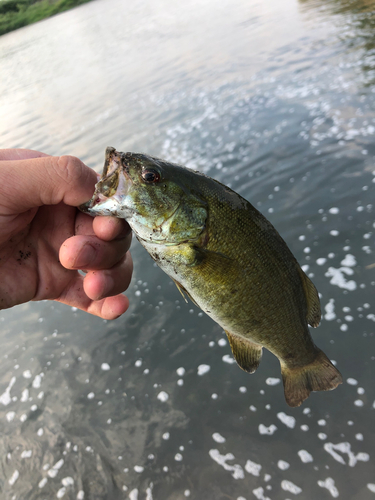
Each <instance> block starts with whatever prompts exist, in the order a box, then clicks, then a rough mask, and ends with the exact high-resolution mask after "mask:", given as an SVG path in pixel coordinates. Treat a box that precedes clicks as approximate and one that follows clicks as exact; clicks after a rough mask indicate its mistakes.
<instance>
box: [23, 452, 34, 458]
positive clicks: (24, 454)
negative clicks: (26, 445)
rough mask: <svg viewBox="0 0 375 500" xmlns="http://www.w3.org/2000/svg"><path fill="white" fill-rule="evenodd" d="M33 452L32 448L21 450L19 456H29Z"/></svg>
mask: <svg viewBox="0 0 375 500" xmlns="http://www.w3.org/2000/svg"><path fill="white" fill-rule="evenodd" d="M32 454H33V450H23V452H22V453H21V458H30V457H31V455H32Z"/></svg>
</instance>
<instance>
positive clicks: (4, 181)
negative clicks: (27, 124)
mask: <svg viewBox="0 0 375 500" xmlns="http://www.w3.org/2000/svg"><path fill="white" fill-rule="evenodd" d="M96 182H97V175H96V173H95V171H94V170H92V169H91V168H89V167H87V166H86V165H85V164H84V163H82V162H81V160H79V159H78V158H75V157H74V156H60V157H57V156H44V157H39V158H29V159H21V160H16V159H13V160H11V161H0V193H1V196H0V200H1V201H0V203H1V205H2V210H6V211H8V213H20V212H24V211H26V210H28V209H30V208H34V207H39V206H42V205H57V204H58V203H61V202H64V203H65V204H66V205H71V206H78V205H80V204H82V203H84V202H85V201H87V200H89V199H90V198H91V196H92V194H93V192H94V186H95V183H96ZM3 213H4V212H3Z"/></svg>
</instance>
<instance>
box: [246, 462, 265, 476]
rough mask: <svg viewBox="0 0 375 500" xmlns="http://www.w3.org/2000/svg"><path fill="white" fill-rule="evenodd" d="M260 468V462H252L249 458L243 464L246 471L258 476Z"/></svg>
mask: <svg viewBox="0 0 375 500" xmlns="http://www.w3.org/2000/svg"><path fill="white" fill-rule="evenodd" d="M261 468H262V466H261V465H260V464H257V463H255V462H252V461H251V460H248V461H247V462H246V464H245V470H246V472H248V473H249V474H252V475H253V476H259V475H260V470H261Z"/></svg>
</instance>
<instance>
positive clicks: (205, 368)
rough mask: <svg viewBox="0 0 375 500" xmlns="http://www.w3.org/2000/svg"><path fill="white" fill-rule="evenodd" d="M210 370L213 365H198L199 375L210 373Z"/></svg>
mask: <svg viewBox="0 0 375 500" xmlns="http://www.w3.org/2000/svg"><path fill="white" fill-rule="evenodd" d="M210 370H211V366H210V365H199V366H198V375H199V376H202V375H204V374H205V373H208V372H209V371H210Z"/></svg>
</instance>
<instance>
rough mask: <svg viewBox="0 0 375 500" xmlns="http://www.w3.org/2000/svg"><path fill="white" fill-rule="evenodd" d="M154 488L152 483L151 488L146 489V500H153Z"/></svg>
mask: <svg viewBox="0 0 375 500" xmlns="http://www.w3.org/2000/svg"><path fill="white" fill-rule="evenodd" d="M153 487H154V484H153V483H150V485H149V487H148V488H147V489H146V500H153V496H152V488H153Z"/></svg>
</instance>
